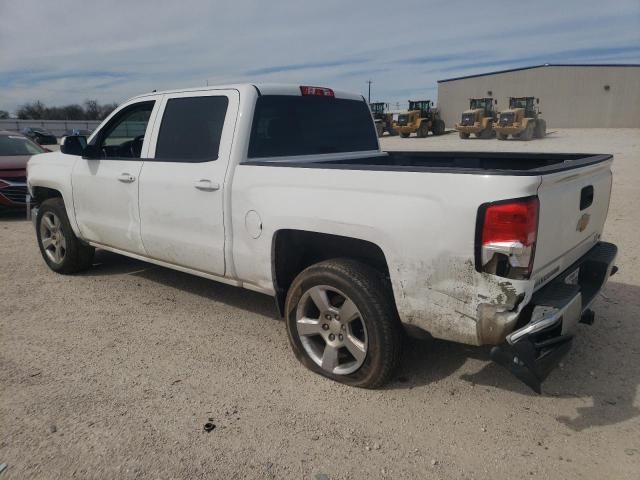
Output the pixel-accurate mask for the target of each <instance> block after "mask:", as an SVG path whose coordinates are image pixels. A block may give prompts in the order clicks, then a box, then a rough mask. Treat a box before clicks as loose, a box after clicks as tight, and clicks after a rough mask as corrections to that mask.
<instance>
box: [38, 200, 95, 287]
mask: <svg viewBox="0 0 640 480" xmlns="http://www.w3.org/2000/svg"><path fill="white" fill-rule="evenodd" d="M36 235H37V237H38V247H40V253H41V254H42V258H44V261H45V262H46V263H47V265H48V266H49V268H50V269H51V270H53V271H54V272H58V273H64V274H68V273H76V272H80V271H82V270H86V269H87V268H89V267H90V266H91V263H92V261H93V253H94V251H95V249H94V248H93V247H91V246H89V245H87V244H85V243H83V242H82V241H80V239H78V238H77V237H76V236H75V234H74V233H73V230H72V229H71V225H70V224H69V218H68V217H67V211H66V209H65V207H64V202H63V200H62V199H61V198H50V199H49V200H45V201H44V202H43V203H42V205H40V208H39V209H38V216H37V217H36Z"/></svg>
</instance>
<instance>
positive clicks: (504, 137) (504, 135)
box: [496, 132, 509, 140]
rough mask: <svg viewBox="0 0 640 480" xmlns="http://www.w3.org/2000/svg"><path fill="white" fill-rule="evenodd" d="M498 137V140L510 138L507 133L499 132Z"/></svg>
mask: <svg viewBox="0 0 640 480" xmlns="http://www.w3.org/2000/svg"><path fill="white" fill-rule="evenodd" d="M496 135H497V137H498V140H506V139H507V138H509V135H508V134H506V133H500V132H497V133H496Z"/></svg>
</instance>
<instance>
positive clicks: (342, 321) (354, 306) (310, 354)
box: [285, 259, 403, 388]
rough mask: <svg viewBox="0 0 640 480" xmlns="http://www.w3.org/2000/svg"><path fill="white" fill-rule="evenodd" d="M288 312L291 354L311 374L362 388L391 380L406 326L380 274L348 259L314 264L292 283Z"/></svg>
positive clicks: (286, 309) (376, 385)
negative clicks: (314, 373)
mask: <svg viewBox="0 0 640 480" xmlns="http://www.w3.org/2000/svg"><path fill="white" fill-rule="evenodd" d="M285 312H286V324H287V333H288V335H289V341H290V343H291V346H292V348H293V351H294V353H295V355H296V357H297V358H298V360H300V362H301V363H302V364H303V365H305V366H306V367H307V368H308V369H310V370H312V371H314V372H316V373H319V374H320V375H324V376H325V377H328V378H331V379H332V380H336V381H338V382H341V383H345V384H347V385H352V386H356V387H362V388H376V387H379V386H381V385H383V384H384V383H386V382H387V381H388V380H389V379H390V378H391V375H392V374H393V371H394V370H395V367H396V366H397V364H398V361H399V358H400V351H401V346H402V337H403V335H402V326H401V324H400V320H399V319H398V315H397V312H396V309H395V305H394V302H393V294H392V292H391V290H390V288H389V287H388V286H387V285H386V284H385V281H384V278H383V276H382V274H380V273H379V272H378V271H376V270H374V269H372V268H370V267H368V266H367V265H364V264H362V263H360V262H357V261H354V260H349V259H334V260H328V261H324V262H321V263H317V264H315V265H312V266H311V267H309V268H307V269H306V270H304V271H303V272H302V273H300V274H299V275H298V276H297V277H296V279H295V280H294V281H293V283H292V285H291V287H290V289H289V293H288V294H287V302H286V306H285Z"/></svg>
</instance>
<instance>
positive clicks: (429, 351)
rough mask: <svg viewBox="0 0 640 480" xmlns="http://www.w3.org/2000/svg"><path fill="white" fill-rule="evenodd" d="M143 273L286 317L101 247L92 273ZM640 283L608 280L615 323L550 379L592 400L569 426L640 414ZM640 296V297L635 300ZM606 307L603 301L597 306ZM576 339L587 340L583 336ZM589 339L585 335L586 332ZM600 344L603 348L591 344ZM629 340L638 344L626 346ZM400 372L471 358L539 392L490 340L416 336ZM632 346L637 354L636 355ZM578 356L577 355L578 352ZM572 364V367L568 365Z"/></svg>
mask: <svg viewBox="0 0 640 480" xmlns="http://www.w3.org/2000/svg"><path fill="white" fill-rule="evenodd" d="M122 274H125V275H126V274H128V275H135V276H137V277H140V278H144V279H146V280H148V281H152V282H156V283H158V284H161V285H164V286H169V287H172V288H176V289H179V290H181V291H184V292H187V293H190V294H195V295H199V296H201V297H204V298H207V299H210V300H213V301H216V302H222V303H225V304H227V305H230V306H233V307H235V308H238V309H241V310H247V311H250V312H253V313H256V314H258V315H262V316H265V317H269V318H274V319H276V318H279V317H278V313H277V311H276V308H275V303H274V301H273V299H272V298H271V297H269V296H266V295H262V294H259V293H255V292H251V291H248V290H243V289H239V288H236V287H232V286H228V285H224V284H221V283H218V282H215V281H212V280H207V279H204V278H200V277H196V276H193V275H189V274H185V273H181V272H177V271H174V270H170V269H167V268H163V267H158V266H155V265H152V264H149V263H146V262H142V261H138V260H133V259H130V258H127V257H123V256H121V255H116V254H113V253H110V252H106V251H102V250H98V251H97V252H96V261H95V265H94V268H92V269H91V270H89V271H88V272H86V273H84V274H83V275H87V276H101V275H122ZM639 298H640V288H638V287H635V286H632V285H627V284H622V283H615V282H610V283H609V285H608V286H607V299H608V300H607V302H608V303H610V304H611V305H610V309H609V311H608V314H607V316H606V318H605V317H602V318H601V320H602V322H609V323H612V322H615V324H616V328H610V327H609V326H605V327H603V328H598V329H595V328H590V327H586V326H583V327H581V332H580V335H585V336H592V338H590V339H588V340H589V341H575V342H574V346H573V349H572V350H571V351H570V352H569V353H568V356H567V360H569V361H570V363H571V369H572V372H567V373H558V372H552V373H551V375H550V377H549V378H548V379H547V381H546V382H545V384H544V385H543V391H544V392H545V393H544V394H543V395H546V396H551V397H558V398H582V399H585V400H586V402H588V403H591V405H590V406H584V407H579V408H578V409H577V412H578V415H577V417H575V418H568V417H557V418H556V420H557V421H558V422H561V423H563V424H565V425H566V426H567V427H569V428H571V429H573V430H576V431H580V430H584V429H587V428H590V427H594V426H599V425H611V424H616V423H620V422H623V421H626V420H629V419H631V418H634V417H636V416H638V415H640V409H639V408H638V407H636V406H635V405H634V401H635V398H636V395H637V389H638V385H640V355H639V353H640V350H638V347H637V345H638V344H639V343H640V338H638V337H639V336H640V335H639V334H638V332H637V331H636V330H637V329H635V324H634V322H632V321H626V322H620V319H630V318H631V319H635V318H636V317H637V314H638V311H640V306H639V305H636V304H635V303H634V302H632V303H629V302H625V299H639ZM635 302H637V300H635ZM597 309H598V307H597V306H596V311H597ZM576 340H580V338H577V339H576ZM583 340H584V339H583ZM593 343H595V344H596V345H597V349H594V348H592V347H590V345H591V344H593ZM626 344H629V346H630V349H631V350H627V349H624V348H619V347H620V346H621V345H626ZM404 348H405V350H404V353H403V359H402V362H401V365H400V368H399V370H398V372H397V374H396V378H395V380H394V381H393V382H391V383H390V384H389V385H388V386H387V387H386V388H387V389H391V390H397V389H412V388H421V387H429V386H431V385H433V384H434V383H436V382H438V381H439V380H442V379H444V378H447V377H449V376H451V375H454V374H455V372H456V371H457V370H458V369H459V368H460V367H462V365H463V364H464V363H465V362H466V361H467V360H468V359H470V358H472V359H476V360H479V361H482V362H486V363H485V364H484V366H483V367H482V368H481V369H480V370H479V371H477V372H475V373H473V374H462V375H460V377H459V378H460V379H461V380H462V381H465V382H471V383H473V384H477V385H485V386H491V387H494V388H498V389H501V390H507V391H511V392H514V393H518V394H521V395H523V396H533V397H537V396H538V395H537V394H536V393H534V392H533V391H531V390H530V389H529V388H528V387H527V386H525V385H524V384H523V383H521V382H520V381H519V380H517V379H516V378H515V377H513V376H512V375H511V374H510V373H509V372H508V371H506V370H505V369H504V368H502V367H500V366H498V365H496V364H494V363H492V362H491V361H490V359H489V350H490V348H489V347H472V346H468V345H461V344H456V343H451V342H446V341H442V340H435V339H417V338H408V339H407V341H406V343H405V347H404ZM629 353H631V355H630V356H629ZM571 357H573V358H571ZM598 367H601V368H602V369H603V370H604V369H612V368H613V369H615V371H616V372H615V373H616V375H615V378H614V379H612V378H611V377H610V376H608V375H604V374H603V375H599V376H597V377H592V376H590V375H589V373H588V372H589V370H590V369H593V368H598ZM565 370H566V369H565Z"/></svg>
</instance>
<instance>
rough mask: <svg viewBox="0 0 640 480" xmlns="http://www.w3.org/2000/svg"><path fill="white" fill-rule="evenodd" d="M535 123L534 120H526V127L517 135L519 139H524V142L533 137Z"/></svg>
mask: <svg viewBox="0 0 640 480" xmlns="http://www.w3.org/2000/svg"><path fill="white" fill-rule="evenodd" d="M535 127H536V125H535V122H528V123H527V127H526V128H525V129H524V130H523V131H522V133H520V135H518V139H519V140H524V141H525V142H527V141H529V140H531V139H532V138H533V132H534V129H535Z"/></svg>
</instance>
